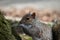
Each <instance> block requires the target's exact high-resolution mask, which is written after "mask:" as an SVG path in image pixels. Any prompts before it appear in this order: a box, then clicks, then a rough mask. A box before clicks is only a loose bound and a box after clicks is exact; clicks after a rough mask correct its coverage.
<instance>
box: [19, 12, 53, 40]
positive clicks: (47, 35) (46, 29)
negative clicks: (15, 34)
mask: <svg viewBox="0 0 60 40" xmlns="http://www.w3.org/2000/svg"><path fill="white" fill-rule="evenodd" d="M18 27H21V28H22V29H23V31H24V33H25V34H27V35H29V36H31V37H32V39H33V40H52V28H51V27H50V26H48V25H46V24H44V23H42V22H40V21H39V19H38V18H37V17H36V13H34V12H33V13H32V14H31V13H28V14H26V15H24V16H23V17H22V19H21V21H20V22H19V24H18Z"/></svg>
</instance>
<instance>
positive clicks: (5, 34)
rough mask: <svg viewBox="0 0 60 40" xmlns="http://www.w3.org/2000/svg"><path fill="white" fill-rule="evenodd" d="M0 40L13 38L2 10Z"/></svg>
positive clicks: (0, 13)
mask: <svg viewBox="0 0 60 40" xmlns="http://www.w3.org/2000/svg"><path fill="white" fill-rule="evenodd" d="M0 40H15V37H14V36H13V35H12V33H11V27H10V25H9V23H8V21H7V20H6V19H5V18H4V16H3V12H2V11H0Z"/></svg>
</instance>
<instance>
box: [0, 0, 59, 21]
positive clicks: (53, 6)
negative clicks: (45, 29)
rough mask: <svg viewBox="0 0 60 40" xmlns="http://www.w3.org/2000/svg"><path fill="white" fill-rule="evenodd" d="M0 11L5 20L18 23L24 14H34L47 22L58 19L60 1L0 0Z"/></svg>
mask: <svg viewBox="0 0 60 40" xmlns="http://www.w3.org/2000/svg"><path fill="white" fill-rule="evenodd" d="M0 9H1V10H2V11H4V12H6V13H5V14H4V16H5V18H7V19H11V20H18V21H19V20H20V19H21V17H22V16H23V15H25V14H26V13H29V12H36V15H37V17H39V19H40V20H43V21H48V22H49V21H52V20H53V19H54V18H59V17H60V0H0ZM48 14H49V16H48ZM52 15H53V16H52Z"/></svg>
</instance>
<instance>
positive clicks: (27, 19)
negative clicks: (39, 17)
mask: <svg viewBox="0 0 60 40" xmlns="http://www.w3.org/2000/svg"><path fill="white" fill-rule="evenodd" d="M35 16H36V14H35V12H34V13H29V14H26V15H24V16H23V17H22V19H21V21H20V23H23V24H30V23H32V21H33V20H34V19H35Z"/></svg>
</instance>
